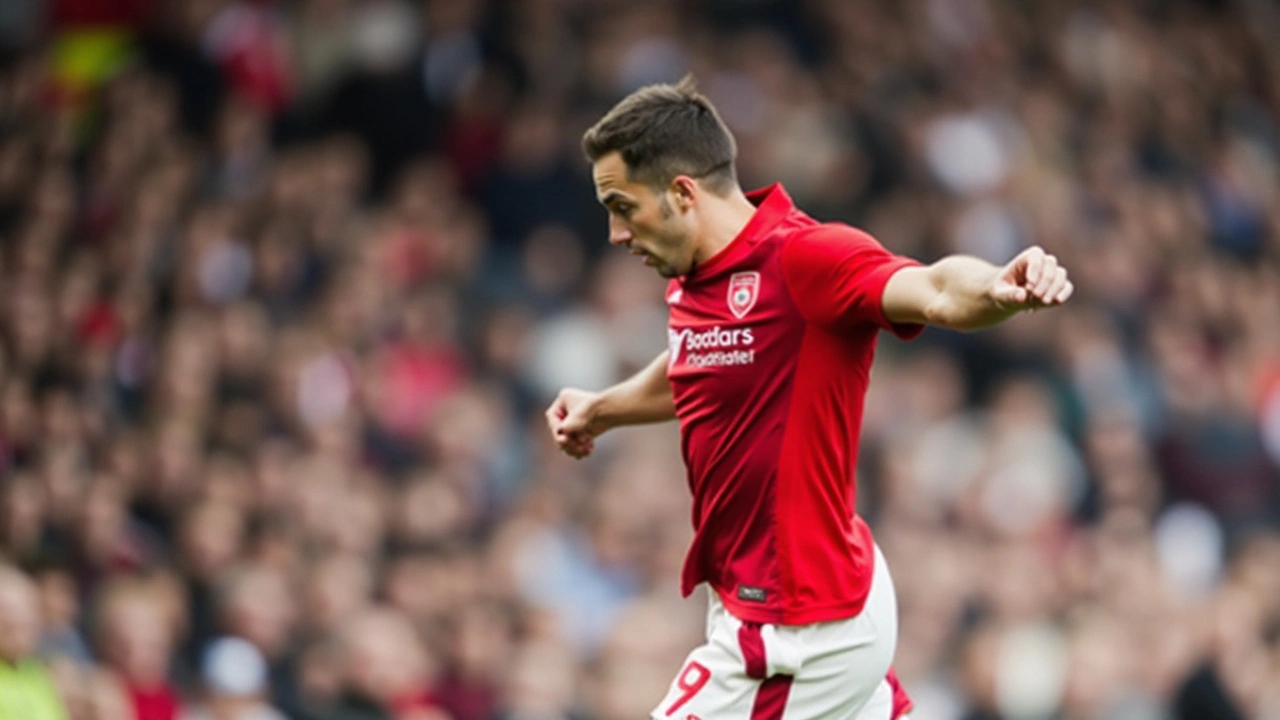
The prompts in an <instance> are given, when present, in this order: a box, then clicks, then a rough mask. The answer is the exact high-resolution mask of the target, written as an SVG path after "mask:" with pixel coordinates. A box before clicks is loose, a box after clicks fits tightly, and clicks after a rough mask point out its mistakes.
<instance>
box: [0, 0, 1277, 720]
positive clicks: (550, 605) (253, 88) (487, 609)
mask: <svg viewBox="0 0 1280 720" xmlns="http://www.w3.org/2000/svg"><path fill="white" fill-rule="evenodd" d="M1277 36H1280V10H1277V7H1276V6H1275V5H1274V4H1273V3H1269V2H1266V1H1265V0H1238V1H1235V2H1232V1H1229V0H1219V1H1216V2H1215V1H1211V0H1202V1H1199V2H1192V1H1189V0H1184V1H1173V0H1170V1H1168V2H1159V1H1156V0H1150V1H1139V0H1079V1H1074V0H1038V1H1034V2H1033V1H1031V0H866V1H863V0H858V1H857V2H850V1H846V0H654V1H651V2H639V1H632V0H424V1H422V2H409V1H408V0H4V2H3V3H0V288H2V290H0V720H62V719H63V718H68V719H69V720H279V719H280V718H287V719H289V720H635V719H636V718H641V717H644V716H645V714H646V713H647V712H648V711H649V710H650V709H651V707H652V706H653V704H654V703H655V702H656V701H657V700H658V699H659V698H660V697H661V696H662V694H663V692H664V690H665V688H666V686H667V684H668V683H669V682H670V680H671V678H672V677H673V676H674V674H675V672H676V671H677V669H678V667H679V664H680V662H681V661H682V659H683V657H684V655H685V653H686V652H687V651H688V650H689V649H690V648H692V647H693V646H694V645H696V644H698V642H699V641H700V633H701V631H702V618H703V614H704V611H705V601H704V599H703V598H702V597H701V596H697V597H695V598H693V599H690V600H682V599H680V598H679V597H678V593H677V580H676V579H677V575H678V568H679V565H680V561H681V559H682V556H683V553H684V550H685V547H686V543H687V542H688V540H689V537H690V534H691V533H690V529H689V501H688V498H687V490H686V489H685V478H684V471H683V467H682V465H681V462H680V458H679V451H678V445H677V435H676V432H675V428H674V427H672V426H671V425H664V426H654V427H651V428H639V429H632V430H626V431H620V432H617V433H614V434H613V435H610V436H606V437H605V438H602V442H601V443H600V445H599V447H598V450H597V453H596V454H595V455H594V456H592V457H591V458H590V459H588V460H586V461H583V462H575V461H572V460H569V459H567V458H565V457H563V456H559V455H558V454H557V453H556V452H555V450H554V448H553V446H552V445H551V443H550V442H549V440H548V438H547V437H546V433H545V428H544V427H543V421H542V418H541V412H542V409H543V408H544V407H545V404H546V403H547V402H548V401H549V400H550V398H551V397H552V396H553V394H554V392H555V391H556V390H557V389H559V387H561V386H562V385H565V384H571V385H576V386H581V387H587V388H600V387H603V386H605V385H607V384H609V383H610V382H612V381H614V380H616V379H619V378H620V377H623V376H625V375H626V374H628V373H629V372H631V371H633V370H635V369H637V368H638V367H640V366H642V365H643V364H644V363H646V362H647V361H648V360H650V359H651V358H652V357H653V356H654V355H656V354H657V353H658V352H660V351H661V350H662V349H663V348H664V347H665V331H664V323H665V311H664V308H663V305H662V303H661V292H662V288H663V284H662V281H661V280H660V279H659V278H657V277H656V276H654V275H653V273H652V272H651V271H650V270H649V269H647V268H645V267H643V266H642V265H641V264H639V263H638V262H635V259H634V258H632V257H630V256H627V255H626V254H625V253H617V254H616V255H615V254H613V253H610V252H607V245H606V243H605V230H606V229H605V214H604V211H603V210H601V209H599V208H598V207H597V206H596V205H595V201H594V194H593V191H592V186H591V182H590V176H589V173H588V170H589V168H588V167H587V165H586V163H585V162H584V161H583V160H582V158H581V154H580V152H579V150H578V140H579V137H580V134H581V132H582V131H583V130H584V129H585V128H586V127H587V126H588V125H589V124H590V123H591V122H592V121H593V120H594V119H595V118H596V117H597V116H598V115H599V114H600V113H602V112H603V111H604V110H606V109H608V107H609V106H610V105H611V104H612V103H613V102H614V101H616V100H617V99H618V98H620V97H621V96H622V95H623V94H625V93H626V92H628V91H630V90H632V89H635V88H636V87H639V86H641V85H643V84H646V83H649V82H656V81H672V80H675V79H677V78H678V77H679V76H680V75H682V74H683V73H684V72H686V71H688V70H692V71H693V72H694V73H695V74H696V77H697V79H698V81H699V83H700V86H701V87H702V89H703V90H704V91H705V92H706V93H708V94H709V95H710V97H711V98H712V99H713V101H715V102H716V103H717V104H718V106H719V108H720V109H721V112H722V114H723V115H724V117H725V120H726V121H727V123H728V124H729V125H730V127H731V128H732V129H733V131H734V132H735V133H736V135H737V138H738V143H739V147H740V153H741V158H740V175H741V176H742V179H743V183H744V185H745V186H747V187H755V186H760V185H764V184H767V183H770V182H774V181H781V182H783V183H784V184H785V185H786V187H787V189H788V190H789V192H790V193H791V194H792V195H793V196H794V197H795V198H796V200H797V202H798V204H799V205H800V206H801V207H802V208H805V209H806V210H808V211H809V212H810V213H811V214H812V215H814V216H816V217H819V218H821V219H827V220H844V221H848V222H851V223H854V224H857V225H859V226H861V227H864V228H866V229H868V230H869V231H871V232H872V233H873V234H875V235H876V236H877V237H878V238H879V239H880V240H881V241H882V242H884V243H885V244H886V245H887V246H888V247H890V248H891V249H892V250H894V251H896V252H899V253H902V254H907V255H911V256H913V257H916V258H919V259H921V260H925V261H927V260H931V259H935V258H937V257H940V256H942V255H944V254H948V253H952V252H963V253H969V254H973V255H977V256H980V257H983V258H986V259H988V260H991V261H993V262H1003V261H1004V260H1007V259H1008V258H1010V257H1012V256H1013V255H1014V254H1015V253H1016V252H1017V251H1018V250H1019V249H1021V248H1023V247H1025V246H1027V245H1029V244H1032V243H1039V244H1041V245H1043V246H1045V247H1046V248H1048V249H1049V250H1050V251H1052V252H1053V253H1055V254H1056V255H1057V256H1058V257H1059V258H1060V259H1061V261H1062V263H1063V264H1064V265H1065V266H1066V267H1068V268H1069V269H1070V272H1071V276H1072V278H1073V280H1074V281H1075V283H1076V287H1077V293H1076V297H1075V298H1074V299H1073V300H1072V301H1071V303H1069V306H1068V307H1066V308H1063V309H1061V310H1058V311H1054V312H1050V313H1042V314H1034V315H1027V316H1023V317H1020V318H1018V319H1016V320H1014V321H1013V322H1011V323H1009V324H1007V325H1006V326H1003V327H1001V328H999V329H997V330H994V331H991V332H986V333H979V334H973V335H957V334H950V333H943V332H935V331H929V332H927V333H926V334H925V335H924V336H923V337H922V338H921V339H919V340H917V341H915V342H912V343H909V344H901V343H897V342H894V341H891V340H889V339H887V338H886V339H885V340H883V341H882V345H881V348H880V353H879V359H878V363H877V367H876V369H875V372H874V375H873V382H872V390H871V394H870V396H869V398H868V408H867V417H866V426H865V430H864V438H863V446H862V458H861V465H862V467H861V472H860V477H859V479H858V482H859V488H860V490H859V492H860V494H859V503H860V506H861V508H862V512H863V513H864V514H865V515H866V516H867V517H868V518H869V519H870V521H871V522H872V524H873V527H874V528H875V531H876V533H877V537H878V539H879V541H880V543H881V544H882V546H883V548H884V550H885V553H886V554H887V556H888V558H889V560H890V563H891V567H892V570H893V573H894V575H895V580H896V583H897V588H898V594H899V602H900V606H901V642H900V645H899V650H898V655H897V667H898V670H899V674H900V675H901V677H902V679H903V682H904V684H905V686H906V688H907V689H908V691H909V692H911V693H912V695H913V696H914V697H915V699H916V702H917V709H916V711H915V713H914V714H913V717H914V718H915V720H1048V719H1054V720H1093V719H1102V718H1106V719H1112V718H1122V719H1125V720H1175V719H1179V720H1181V719H1185V720H1217V719H1219V718H1221V719H1224V720H1229V719H1233V718H1261V719H1268V718H1280V534H1278V533H1277V519H1278V518H1280V513H1278V512H1277V510H1278V509H1280V505H1277V500H1278V498H1277V484H1278V482H1280V190H1278V188H1280V44H1278V43H1276V42H1275V39H1276V37H1277Z"/></svg>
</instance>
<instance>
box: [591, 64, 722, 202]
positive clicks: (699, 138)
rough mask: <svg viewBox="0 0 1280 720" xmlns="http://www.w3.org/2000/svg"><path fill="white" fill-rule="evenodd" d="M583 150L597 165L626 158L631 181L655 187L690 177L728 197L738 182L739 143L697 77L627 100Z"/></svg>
mask: <svg viewBox="0 0 1280 720" xmlns="http://www.w3.org/2000/svg"><path fill="white" fill-rule="evenodd" d="M582 151H583V152H584V153H586V156H587V159H588V160H590V161H591V162H593V163H594V162H596V161H597V160H599V159H600V158H602V157H604V156H605V155H608V154H609V153H612V152H619V153H621V154H622V159H623V161H624V162H626V164H627V174H628V177H629V179H630V180H632V181H633V182H639V183H644V184H646V185H649V186H650V187H654V188H661V187H665V186H666V185H667V184H668V183H670V182H671V180H672V179H674V178H675V177H676V176H677V175H688V176H690V177H693V178H697V179H700V180H702V181H703V182H704V183H705V184H706V186H707V187H708V188H710V189H711V191H712V192H715V193H716V194H718V195H724V194H726V193H728V192H729V191H730V190H731V189H732V188H733V187H734V185H736V184H737V182H738V175H737V171H736V170H735V168H734V160H735V159H736V158H737V156H738V146H737V143H735V142H734V140H733V135H732V134H731V133H730V132H729V128H728V127H726V126H725V124H724V121H723V120H721V119H720V113H718V112H716V108H715V106H714V105H712V104H711V101H710V100H708V99H707V97H706V96H705V95H703V94H701V93H699V92H698V88H697V86H696V85H695V83H694V80H693V76H692V75H685V76H684V79H682V80H681V81H680V82H678V83H676V84H675V85H671V84H667V83H663V84H659V85H648V86H645V87H642V88H640V89H639V90H636V91H635V92H633V93H631V94H630V95H628V96H626V97H625V98H623V99H622V100H621V101H619V102H618V104H617V105H614V106H613V109H612V110H610V111H609V112H608V113H606V114H605V116H604V117H602V118H600V120H599V121H598V122H597V123H596V124H595V125H593V126H591V129H589V130H587V132H586V133H585V134H583V136H582Z"/></svg>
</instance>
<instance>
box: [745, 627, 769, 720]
mask: <svg viewBox="0 0 1280 720" xmlns="http://www.w3.org/2000/svg"><path fill="white" fill-rule="evenodd" d="M738 647H739V648H742V660H743V662H744V664H746V666H747V667H746V670H747V677H749V678H755V679H756V680H763V679H764V676H765V674H766V673H767V672H768V671H767V670H766V668H767V667H768V666H767V664H766V663H765V658H764V638H763V637H761V636H760V623H755V622H744V623H742V627H740V628H738ZM752 717H755V716H754V715H753V716H752Z"/></svg>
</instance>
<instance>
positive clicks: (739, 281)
mask: <svg viewBox="0 0 1280 720" xmlns="http://www.w3.org/2000/svg"><path fill="white" fill-rule="evenodd" d="M759 296H760V273H758V272H740V273H734V274H733V275H732V276H730V277H729V310H730V311H731V312H732V313H733V316H734V317H736V318H738V319H739V320H741V319H742V317H743V316H744V315H746V314H747V313H748V312H751V308H753V307H755V305H756V298H757V297H759Z"/></svg>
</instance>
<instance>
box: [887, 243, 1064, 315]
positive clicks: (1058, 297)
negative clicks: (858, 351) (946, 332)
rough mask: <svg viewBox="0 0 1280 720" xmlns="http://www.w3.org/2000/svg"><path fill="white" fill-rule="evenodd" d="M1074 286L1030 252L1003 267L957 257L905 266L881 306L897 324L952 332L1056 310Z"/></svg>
mask: <svg viewBox="0 0 1280 720" xmlns="http://www.w3.org/2000/svg"><path fill="white" fill-rule="evenodd" d="M1073 289H1074V287H1073V286H1072V284H1071V281H1070V280H1069V279H1067V271H1066V269H1065V268H1063V267H1061V266H1059V265H1058V260H1057V258H1055V257H1054V256H1053V255H1049V254H1047V253H1045V251H1044V250H1042V249H1041V248H1039V247H1032V248H1028V249H1027V250H1025V251H1023V252H1022V253H1020V254H1019V255H1018V256H1017V257H1015V258H1014V259H1013V260H1011V261H1010V262H1009V264H1007V265H1005V266H1004V267H997V266H995V265H992V264H991V263H988V262H986V261H984V260H979V259H978V258H973V257H967V256H963V255H953V256H951V257H947V258H943V259H942V260H939V261H938V262H936V263H934V264H932V265H928V266H923V267H906V268H903V269H901V270H898V271H897V272H895V273H894V274H893V275H892V276H891V277H890V278H889V280H888V282H887V283H886V284H885V287H884V294H883V296H882V298H881V303H882V305H883V307H884V314H885V316H886V317H887V318H888V319H889V320H890V321H892V322H895V323H927V324H929V325H937V326H939V327H945V328H950V329H952V330H965V331H967V330H980V329H982V328H985V327H990V326H992V325H995V324H998V323H1001V322H1004V321H1005V320H1007V319H1009V318H1010V317H1012V316H1013V315H1015V314H1017V313H1019V312H1021V311H1023V310H1035V309H1038V308H1047V307H1054V306H1056V305H1061V304H1062V303H1064V302H1066V301H1067V298H1069V297H1071V293H1072V291H1073Z"/></svg>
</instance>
